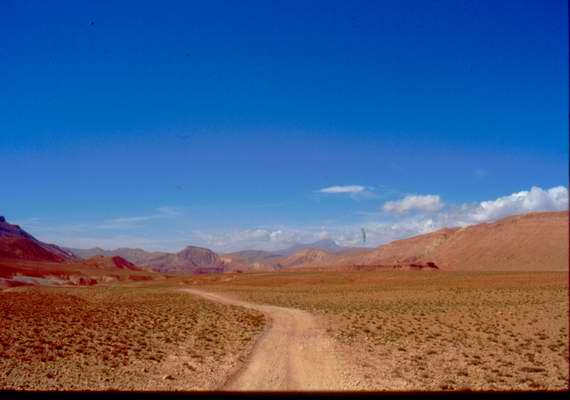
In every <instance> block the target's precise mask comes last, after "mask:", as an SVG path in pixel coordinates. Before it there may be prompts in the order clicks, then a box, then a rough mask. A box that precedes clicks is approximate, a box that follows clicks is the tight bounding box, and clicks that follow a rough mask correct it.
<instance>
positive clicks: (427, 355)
mask: <svg viewBox="0 0 570 400" xmlns="http://www.w3.org/2000/svg"><path fill="white" fill-rule="evenodd" d="M0 321H2V323H1V325H0V388H1V389H7V390H22V389H23V390H108V389H114V390H184V391H186V390H243V389H245V390H353V391H360V390H366V391H370V390H373V391H401V390H404V391H418V390H420V391H421V390H565V389H568V376H569V375H568V374H569V369H568V273H567V272H564V271H561V272H462V271H452V272H448V271H439V272H427V271H424V272H409V271H367V272H358V271H351V272H338V271H332V272H322V271H292V272H269V273H268V272H257V273H255V272H254V273H226V274H213V275H195V276H185V277H171V278H169V279H164V280H159V281H135V282H112V283H109V284H101V285H97V286H82V287H29V286H25V287H11V288H8V289H4V290H2V291H0Z"/></svg>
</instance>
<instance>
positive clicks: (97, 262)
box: [83, 256, 143, 271]
mask: <svg viewBox="0 0 570 400" xmlns="http://www.w3.org/2000/svg"><path fill="white" fill-rule="evenodd" d="M83 263H85V264H86V265H91V266H94V267H97V268H109V269H113V268H119V269H124V270H129V271H143V269H142V268H141V267H137V266H136V265H135V264H133V263H132V262H129V261H127V260H125V259H124V258H123V257H119V256H115V257H105V256H94V257H91V258H90V259H88V260H85V261H84V262H83Z"/></svg>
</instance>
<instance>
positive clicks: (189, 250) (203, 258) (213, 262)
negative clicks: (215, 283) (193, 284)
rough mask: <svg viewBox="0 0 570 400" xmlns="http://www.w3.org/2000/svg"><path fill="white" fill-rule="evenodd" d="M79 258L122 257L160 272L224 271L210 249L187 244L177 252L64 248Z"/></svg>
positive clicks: (220, 261) (216, 256)
mask: <svg viewBox="0 0 570 400" xmlns="http://www.w3.org/2000/svg"><path fill="white" fill-rule="evenodd" d="M66 250H68V251H70V252H71V253H73V254H75V255H76V256H78V257H81V258H89V257H93V256H106V257H116V256H118V257H122V258H124V259H125V260H128V261H130V262H132V263H134V264H136V265H140V266H145V267H149V268H152V269H153V270H155V271H157V272H162V273H209V272H224V263H223V261H222V260H221V259H220V257H219V256H218V255H217V254H216V253H214V252H213V251H212V250H210V249H206V248H203V247H196V246H187V247H186V248H185V249H183V250H182V251H179V252H178V253H166V252H148V251H145V250H142V249H131V248H119V249H116V250H103V249H101V248H99V247H95V248H92V249H71V248H68V249H66Z"/></svg>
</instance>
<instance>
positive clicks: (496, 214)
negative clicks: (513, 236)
mask: <svg viewBox="0 0 570 400" xmlns="http://www.w3.org/2000/svg"><path fill="white" fill-rule="evenodd" d="M566 209H568V189H567V188H565V187H564V186H557V187H553V188H551V189H548V190H543V189H542V188H539V187H536V186H533V187H532V188H531V189H530V190H529V191H526V190H524V191H522V192H518V193H513V194H511V195H508V196H503V197H499V198H498V199H496V200H489V201H482V202H481V203H479V205H477V206H476V207H473V209H471V210H469V218H470V219H471V220H472V221H474V222H485V221H490V220H495V219H500V218H503V217H506V216H509V215H513V214H520V213H527V212H531V211H562V210H566Z"/></svg>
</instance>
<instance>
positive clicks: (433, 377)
mask: <svg viewBox="0 0 570 400" xmlns="http://www.w3.org/2000/svg"><path fill="white" fill-rule="evenodd" d="M567 282H568V274H567V273H556V272H553V273H526V272H525V273H516V272H514V273H513V272H509V273H481V272H478V273H463V272H455V273H449V272H438V273H410V272H366V273H360V272H353V273H332V272H331V273H322V272H321V273H308V272H307V273H279V274H272V275H268V274H251V275H249V274H243V275H241V276H236V277H235V278H234V279H232V280H226V281H221V280H220V279H218V278H212V277H207V278H202V279H200V280H194V281H193V283H195V284H200V285H207V287H209V288H210V290H216V291H221V292H228V293H231V294H233V295H234V296H237V297H239V298H242V299H244V300H248V301H253V302H258V303H267V304H275V305H281V306H287V307H295V308H300V309H304V310H307V311H310V312H312V313H314V314H316V315H320V316H321V317H322V319H323V321H324V323H326V324H327V329H328V332H329V334H330V335H331V336H332V337H334V338H336V339H337V342H338V343H339V344H340V346H341V347H343V348H344V349H345V350H346V353H347V354H351V357H353V359H354V364H356V365H357V366H358V367H359V368H360V369H361V371H360V375H361V376H362V377H363V381H362V387H363V388H368V389H390V382H391V381H394V382H395V381H398V382H400V381H402V380H404V381H405V382H406V383H407V385H406V387H407V388H408V389H409V390H424V389H428V390H456V389H472V390H484V389H487V390H489V389H490V390H492V389H566V388H567V384H568V287H567ZM191 283H192V282H191Z"/></svg>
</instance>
